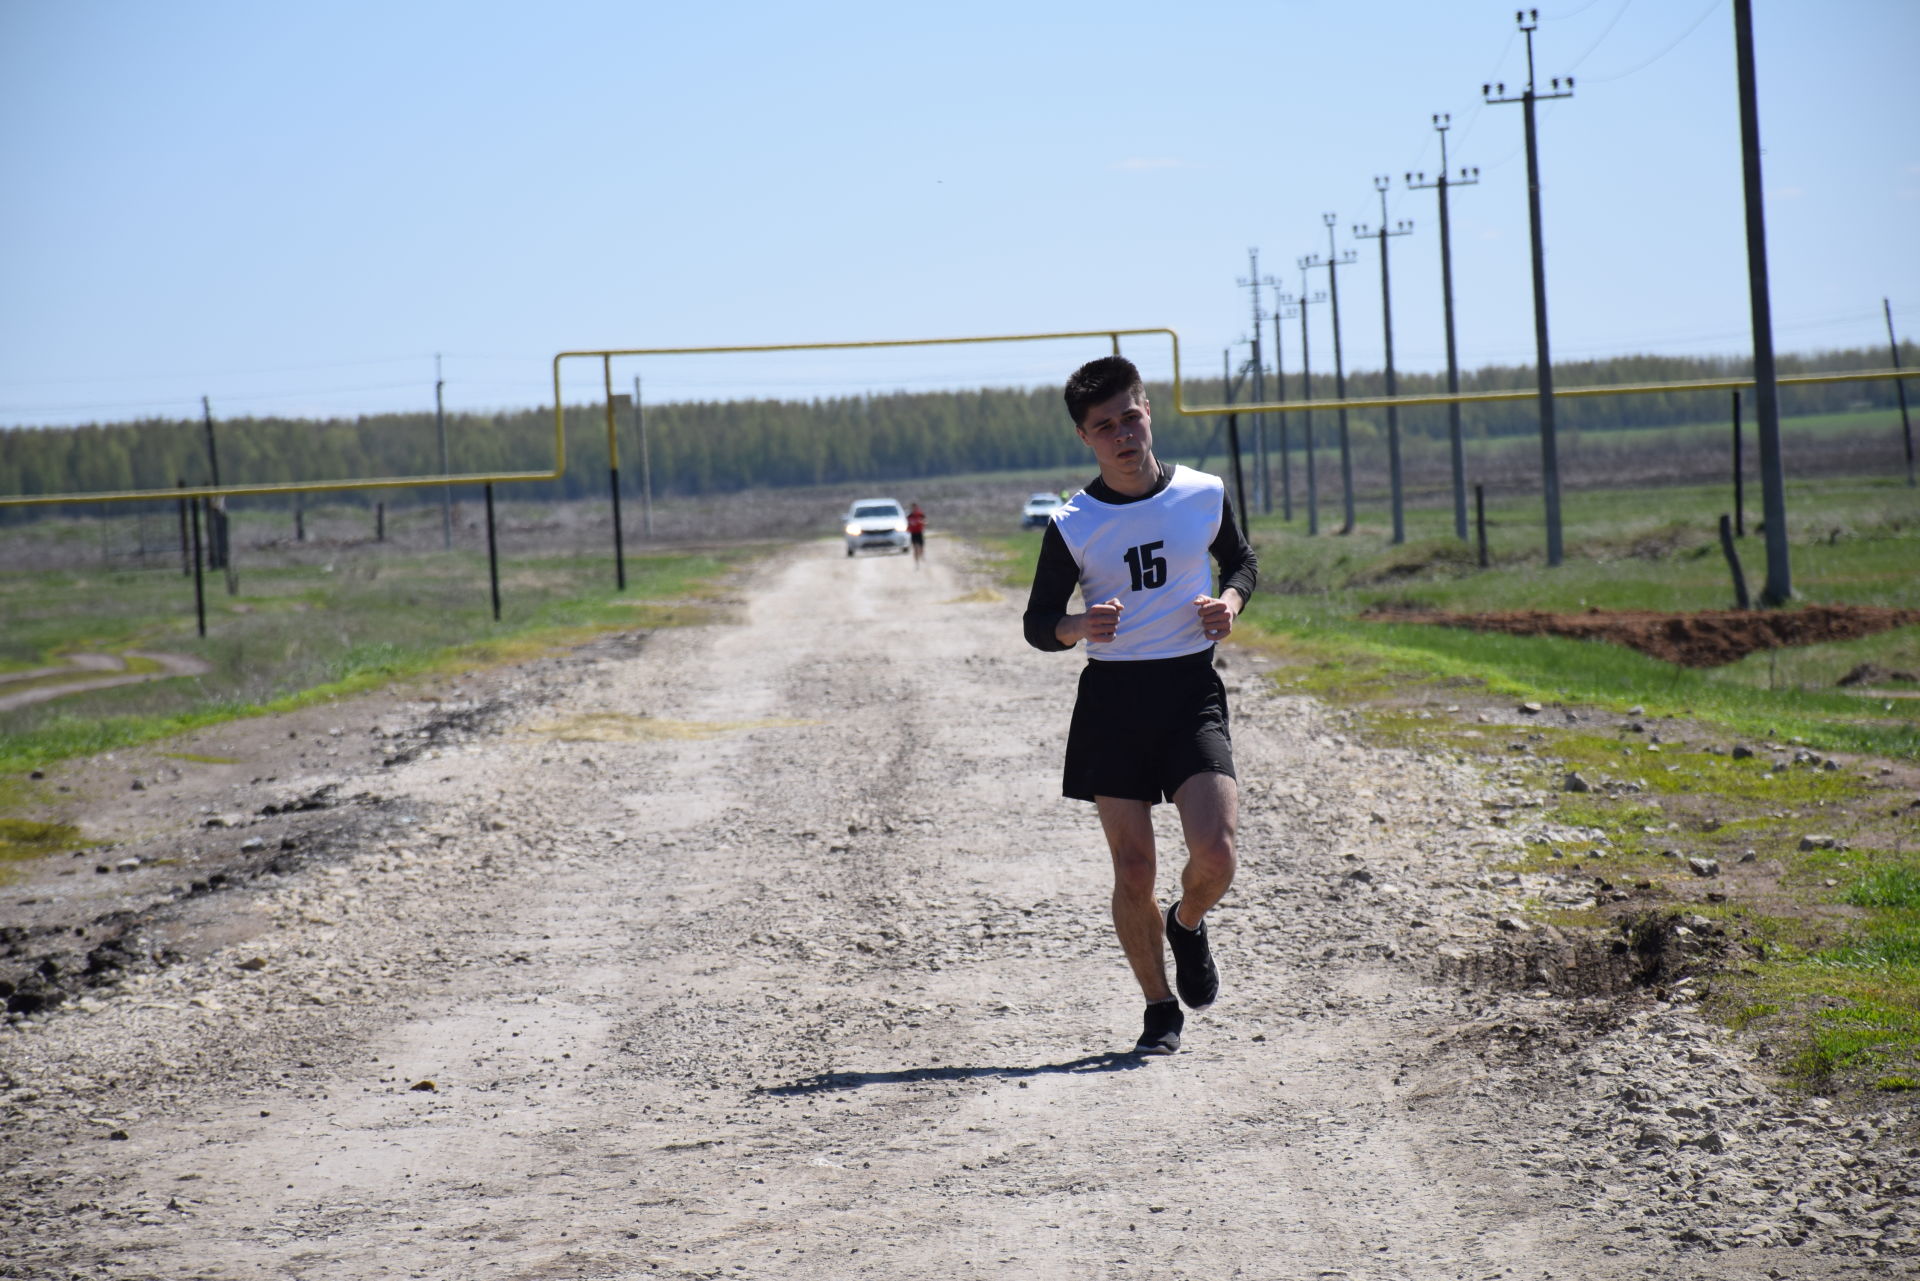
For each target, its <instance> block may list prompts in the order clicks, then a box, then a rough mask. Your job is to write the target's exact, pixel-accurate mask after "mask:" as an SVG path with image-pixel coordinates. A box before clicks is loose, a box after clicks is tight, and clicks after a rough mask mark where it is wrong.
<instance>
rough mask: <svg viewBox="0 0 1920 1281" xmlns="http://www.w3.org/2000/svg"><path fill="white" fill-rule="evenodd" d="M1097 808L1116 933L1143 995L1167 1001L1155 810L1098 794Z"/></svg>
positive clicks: (1095, 802)
mask: <svg viewBox="0 0 1920 1281" xmlns="http://www.w3.org/2000/svg"><path fill="white" fill-rule="evenodd" d="M1094 804H1095V806H1097V807H1098V809H1099V811H1100V827H1101V829H1102V830H1103V831H1105V832H1106V834H1107V850H1108V852H1109V853H1111V854H1112V855H1113V931H1114V933H1115V934H1117V935H1119V936H1120V950H1121V951H1123V952H1125V953H1126V956H1127V964H1128V965H1129V966H1130V967H1132V969H1133V977H1134V978H1135V980H1137V981H1138V982H1139V984H1140V992H1141V995H1143V996H1145V997H1146V998H1147V1000H1148V1002H1149V1003H1151V1002H1153V1001H1164V1000H1166V999H1167V998H1169V997H1171V996H1172V995H1173V989H1172V988H1170V987H1168V986H1167V961H1166V951H1165V947H1164V944H1163V942H1162V931H1163V930H1164V929H1165V925H1164V922H1163V919H1162V917H1161V915H1160V905H1159V904H1158V903H1157V902H1156V901H1155V899H1154V886H1153V882H1154V873H1155V869H1156V866H1157V865H1156V863H1155V858H1154V848H1153V809H1152V807H1151V806H1149V805H1148V804H1147V803H1146V802H1145V801H1130V800H1123V799H1121V798H1119V797H1116V796H1096V797H1094ZM1221 888H1222V890H1223V891H1224V889H1225V886H1222V887H1221ZM1215 897H1216V898H1217V897H1218V895H1215Z"/></svg>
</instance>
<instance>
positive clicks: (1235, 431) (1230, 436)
mask: <svg viewBox="0 0 1920 1281" xmlns="http://www.w3.org/2000/svg"><path fill="white" fill-rule="evenodd" d="M1238 381H1239V380H1238V379H1236V378H1235V377H1234V376H1233V348H1231V347H1222V348H1221V349H1220V383H1221V386H1223V387H1224V388H1226V393H1227V397H1226V403H1227V404H1229V405H1231V404H1232V403H1233V391H1234V386H1235V384H1236V383H1237V382H1238ZM1239 417H1240V415H1238V414H1228V415H1227V453H1228V456H1229V457H1230V458H1231V459H1232V461H1233V493H1234V501H1235V505H1236V506H1238V507H1239V508H1240V533H1241V535H1242V536H1244V535H1245V534H1246V532H1247V519H1248V515H1249V513H1248V511H1247V478H1246V475H1245V473H1243V472H1242V471H1241V470H1240V424H1239V421H1238V419H1239Z"/></svg>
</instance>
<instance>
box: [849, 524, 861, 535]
mask: <svg viewBox="0 0 1920 1281" xmlns="http://www.w3.org/2000/svg"><path fill="white" fill-rule="evenodd" d="M847 537H848V538H858V537H860V526H858V525H854V524H849V525H848V526H847Z"/></svg>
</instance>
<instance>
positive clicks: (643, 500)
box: [633, 374, 653, 538]
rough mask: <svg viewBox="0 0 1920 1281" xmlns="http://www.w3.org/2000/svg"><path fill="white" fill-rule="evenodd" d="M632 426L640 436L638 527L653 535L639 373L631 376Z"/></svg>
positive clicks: (650, 479)
mask: <svg viewBox="0 0 1920 1281" xmlns="http://www.w3.org/2000/svg"><path fill="white" fill-rule="evenodd" d="M633 426H634V430H635V431H636V432H637V433H638V434H639V436H640V520H641V525H640V527H641V528H642V529H644V530H646V532H647V537H648V538H652V537H653V460H652V459H651V458H650V457H648V454H647V411H646V410H645V409H643V408H641V406H640V375H639V374H635V375H634V376H633Z"/></svg>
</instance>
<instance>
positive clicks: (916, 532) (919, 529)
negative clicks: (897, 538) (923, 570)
mask: <svg viewBox="0 0 1920 1281" xmlns="http://www.w3.org/2000/svg"><path fill="white" fill-rule="evenodd" d="M907 537H908V538H911V539H912V540H913V567H914V568H915V569H918V568H920V561H921V559H922V558H923V557H925V556H926V554H927V514H926V513H925V512H923V511H921V510H920V504H919V503H915V504H914V505H913V506H912V507H911V508H910V509H908V511H907Z"/></svg>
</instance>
